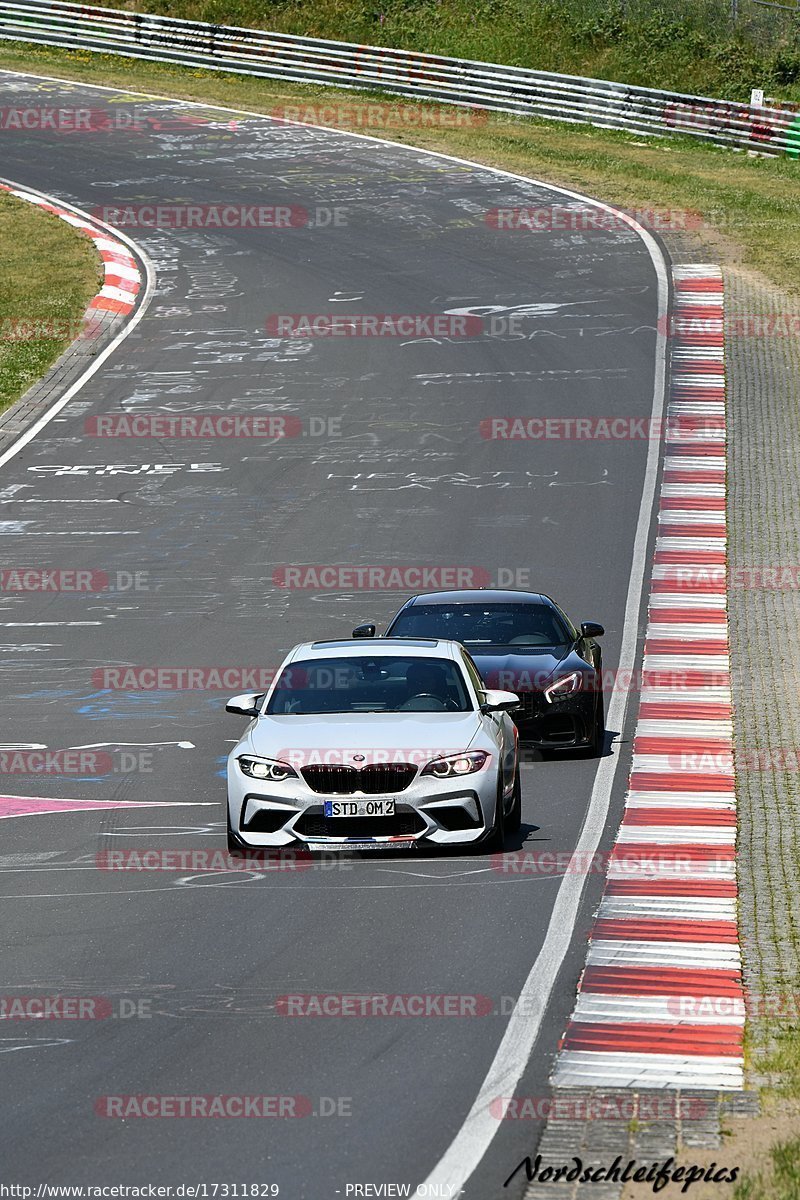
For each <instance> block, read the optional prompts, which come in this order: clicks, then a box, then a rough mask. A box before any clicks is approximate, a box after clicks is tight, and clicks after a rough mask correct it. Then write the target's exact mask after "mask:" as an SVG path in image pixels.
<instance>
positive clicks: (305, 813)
mask: <svg viewBox="0 0 800 1200" xmlns="http://www.w3.org/2000/svg"><path fill="white" fill-rule="evenodd" d="M238 753H241V751H240V750H237V751H236V752H235V753H234V755H231V758H230V759H229V760H228V820H229V823H230V827H231V830H232V831H233V833H234V835H235V836H236V838H237V839H238V840H239V841H240V842H241V844H242V846H243V847H245V848H253V849H255V848H259V847H267V846H288V845H297V844H298V843H300V844H302V845H305V846H308V847H309V848H311V849H314V848H316V849H327V850H330V849H337V848H340V847H353V848H355V849H358V848H359V847H365V848H369V847H370V846H381V845H385V846H387V847H392V846H393V847H405V846H413V845H415V844H416V843H418V842H422V841H424V842H430V843H432V844H436V845H445V846H446V845H465V844H470V843H474V842H479V841H481V840H482V839H483V838H484V837H486V835H487V834H488V833H489V831H490V830H491V829H492V827H493V825H494V819H495V805H496V803H497V782H498V770H499V767H498V765H497V761H496V756H494V755H493V756H492V758H491V760H490V761H489V763H487V764H486V766H484V767H483V768H482V769H481V770H480V771H476V772H475V773H474V774H472V775H465V776H462V777H461V778H460V779H435V778H433V777H432V776H429V775H426V776H420V774H419V772H418V773H417V775H416V776H415V778H414V779H413V780H412V782H411V783H410V784H409V785H408V787H406V788H404V789H403V790H402V791H398V792H396V793H392V794H391V795H390V794H389V793H386V795H387V797H388V798H391V799H393V800H394V801H395V816H394V817H336V818H326V817H325V815H324V813H325V809H324V804H325V801H326V800H336V799H343V800H356V799H365V800H369V799H375V797H374V796H371V795H367V794H365V793H361V792H353V793H348V794H347V795H342V796H337V795H335V794H325V795H322V794H320V793H319V792H316V791H313V790H312V789H311V787H309V785H308V784H307V783H306V782H305V780H304V779H303V778H302V777H300V776H298V778H296V779H287V780H285V781H283V782H282V783H278V784H275V783H266V782H265V781H262V780H257V779H252V778H251V777H250V776H248V775H245V774H244V773H243V772H242V770H241V768H240V767H239V764H238V762H237V761H236V757H235V754H238Z"/></svg>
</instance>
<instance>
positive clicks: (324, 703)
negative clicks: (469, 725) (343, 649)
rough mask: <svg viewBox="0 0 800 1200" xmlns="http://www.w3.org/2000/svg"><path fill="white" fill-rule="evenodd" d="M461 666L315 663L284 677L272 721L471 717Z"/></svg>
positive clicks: (433, 661) (434, 661)
mask: <svg viewBox="0 0 800 1200" xmlns="http://www.w3.org/2000/svg"><path fill="white" fill-rule="evenodd" d="M473 708H474V704H473V701H472V700H471V698H470V695H469V692H468V690H467V686H466V683H465V681H464V676H463V674H462V672H461V670H460V668H459V667H458V665H457V664H456V663H455V662H453V661H451V660H449V659H444V658H433V657H427V656H426V657H421V656H412V655H403V654H376V655H369V656H367V655H363V654H360V655H354V656H353V657H352V658H350V657H346V656H341V657H340V656H337V657H335V658H314V659H309V660H307V661H304V662H296V663H292V664H291V666H290V667H287V668H286V669H285V670H284V671H282V672H281V675H280V677H279V678H278V681H277V683H276V686H275V690H274V691H273V693H272V695H271V696H270V698H269V702H268V704H267V714H268V715H270V716H289V715H291V714H295V713H298V714H304V715H321V714H323V713H370V712H471V711H472V710H473Z"/></svg>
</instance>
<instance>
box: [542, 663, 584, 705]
mask: <svg viewBox="0 0 800 1200" xmlns="http://www.w3.org/2000/svg"><path fill="white" fill-rule="evenodd" d="M582 679H583V676H582V675H581V673H580V671H573V672H572V674H571V675H563V676H562V677H561V679H557V680H556V681H555V683H551V684H550V686H549V687H546V688H545V689H544V698H545V700H546V701H547V703H548V704H552V703H553V701H554V700H563V699H564V697H565V696H571V695H572V693H573V692H577V691H578V689H579V688H580V686H581V681H582Z"/></svg>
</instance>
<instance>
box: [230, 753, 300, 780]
mask: <svg viewBox="0 0 800 1200" xmlns="http://www.w3.org/2000/svg"><path fill="white" fill-rule="evenodd" d="M236 761H237V762H238V764H239V766H240V768H241V770H242V771H243V772H244V774H245V775H249V776H250V778H251V779H266V780H268V781H269V783H281V782H282V781H283V780H284V779H291V778H294V779H296V778H297V771H295V769H294V767H290V766H289V764H288V763H285V762H279V761H278V760H277V759H274V758H260V757H259V756H258V755H257V754H240V755H239V757H238V758H237V760H236Z"/></svg>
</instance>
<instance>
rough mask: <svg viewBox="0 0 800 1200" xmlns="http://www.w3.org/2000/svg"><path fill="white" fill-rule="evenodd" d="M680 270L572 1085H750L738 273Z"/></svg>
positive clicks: (560, 1074) (568, 1052) (564, 1075)
mask: <svg viewBox="0 0 800 1200" xmlns="http://www.w3.org/2000/svg"><path fill="white" fill-rule="evenodd" d="M673 279H674V284H675V306H676V310H677V311H676V317H677V320H676V322H675V328H676V331H677V337H676V339H675V342H674V345H673V353H672V374H671V389H670V402H669V418H670V419H669V420H668V422H667V430H668V431H667V435H666V454H665V461H664V474H663V480H662V487H661V498H660V508H659V514H658V518H659V532H658V536H657V538H656V547H655V557H654V564H653V574H652V582H651V592H650V604H649V620H648V627H647V636H646V640H645V647H644V664H643V681H642V694H641V704H640V708H639V716H638V724H637V727H636V735H635V740H634V754H633V765H632V769H631V777H630V784H629V791H628V794H627V798H626V804H625V812H624V815H623V818H622V825H621V827H620V830H619V833H618V835H617V841H616V844H615V846H614V849H613V851H612V855H611V865H610V868H609V873H608V879H607V881H606V888H605V892H604V895H603V899H602V902H601V905H600V910H599V912H598V915H597V918H596V921H595V924H594V927H593V930H592V934H591V940H590V945H589V952H588V957H587V963H586V968H585V970H584V973H583V976H582V978H581V982H580V987H579V991H578V999H577V1004H576V1007H575V1009H574V1011H573V1014H572V1017H571V1019H570V1022H569V1024H568V1026H567V1029H566V1032H565V1034H564V1037H563V1039H562V1042H561V1047H560V1050H559V1054H558V1057H557V1059H556V1064H555V1069H554V1072H553V1076H552V1083H553V1085H554V1086H557V1087H582V1088H587V1087H603V1088H620V1087H631V1088H684V1089H691V1090H695V1089H714V1090H723V1091H727V1090H734V1089H740V1088H742V1087H743V1082H744V1080H743V1050H742V1039H743V1032H744V991H743V988H742V978H741V959H740V954H739V943H738V930H737V924H736V849H735V842H736V796H735V792H734V774H733V728H732V710H731V692H730V675H729V672H730V658H729V647H728V622H727V611H726V588H727V568H726V564H727V550H726V546H727V528H726V501H725V366H724V345H723V284H722V273H721V271H720V269H719V268H718V267H716V266H677V267H674V268H673ZM682 323H683V325H684V326H685V329H686V333H685V334H681V333H680V329H681V325H682ZM698 328H700V329H702V330H703V333H702V335H698V334H697V333H696V332H693V330H694V331H696V330H697V329H698ZM671 676H674V677H673V678H672V679H671Z"/></svg>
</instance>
